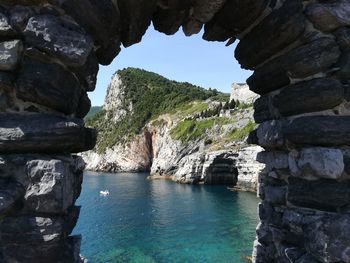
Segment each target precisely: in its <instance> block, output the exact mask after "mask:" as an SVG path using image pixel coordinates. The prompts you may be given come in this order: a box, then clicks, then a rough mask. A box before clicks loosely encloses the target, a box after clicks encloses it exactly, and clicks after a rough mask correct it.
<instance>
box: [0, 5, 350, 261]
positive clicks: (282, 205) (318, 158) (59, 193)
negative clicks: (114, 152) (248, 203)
mask: <svg viewBox="0 0 350 263" xmlns="http://www.w3.org/2000/svg"><path fill="white" fill-rule="evenodd" d="M349 15H350V3H349V1H346V0H339V1H321V0H315V1H301V0H295V1H267V0H254V1H243V0H242V1H236V0H232V1H231V0H227V1H185V0H172V1H162V0H159V1H156V0H152V1H149V0H139V1H127V0H100V1H95V0H46V1H45V0H11V1H9V0H3V1H1V2H0V111H1V113H0V115H1V116H0V117H1V122H0V160H1V161H0V169H1V171H2V172H1V175H0V179H1V180H0V197H1V199H0V200H1V202H0V218H1V219H0V233H1V235H0V261H1V262H5V263H7V262H39V263H40V262H79V261H80V257H79V242H80V241H79V237H69V234H70V232H71V230H72V228H73V227H74V225H75V221H76V218H77V217H78V214H79V209H78V208H76V207H75V206H74V200H75V199H76V197H77V196H78V195H79V189H80V179H77V178H76V177H79V174H80V173H81V170H82V167H83V166H82V165H81V164H80V163H79V162H76V160H77V159H76V158H75V157H73V156H71V155H70V154H71V153H75V152H79V151H84V150H89V149H91V148H93V145H94V143H95V134H94V132H93V131H91V130H89V129H86V128H85V127H84V124H83V122H82V121H81V120H79V119H80V118H83V117H84V116H85V114H86V113H87V111H88V110H89V108H90V101H89V99H88V97H87V91H91V90H93V89H94V86H95V81H96V75H97V71H98V64H109V63H110V62H111V61H112V60H113V58H114V57H115V56H117V54H118V53H119V52H120V46H121V44H123V45H124V46H125V47H127V46H130V45H132V44H135V43H137V42H139V41H141V39H142V36H143V34H144V33H145V31H146V29H147V28H148V26H149V25H150V24H151V22H152V21H153V24H154V26H155V28H156V29H157V30H159V31H161V32H163V33H166V34H174V33H176V31H178V30H179V29H180V27H182V29H183V31H184V32H185V34H186V35H191V34H195V33H198V32H200V30H201V29H202V28H203V27H204V32H205V33H204V38H205V39H206V40H211V41H227V40H229V42H228V44H230V43H232V42H233V41H234V40H235V39H240V42H239V44H238V47H237V49H236V51H235V56H236V58H237V60H238V61H239V63H240V64H241V65H242V67H243V68H246V69H250V70H253V71H254V73H253V75H252V77H250V78H249V80H248V84H249V86H250V89H251V90H252V91H254V92H256V93H258V94H260V95H261V97H260V98H259V99H258V100H257V101H256V102H255V104H254V106H255V112H256V113H255V117H256V121H257V122H258V123H261V125H260V127H259V128H258V130H257V131H256V132H254V133H252V134H251V136H250V142H252V143H257V144H260V145H261V146H263V147H264V149H265V155H264V157H266V158H261V161H262V162H263V163H265V165H266V167H265V169H264V172H263V174H262V175H261V176H260V179H259V181H260V187H259V196H260V197H261V199H262V203H261V204H260V206H259V216H260V220H261V224H260V225H259V227H258V229H257V240H256V242H255V245H254V252H253V262H263V263H266V262H298V263H301V262H349V261H350V259H349V253H348V251H349V250H350V241H349V238H348V237H349V235H348V234H347V233H348V231H347V229H348V225H349V218H350V215H349V207H350V206H349V202H348V201H349V192H348V189H349V178H350V169H349V163H350V162H349V160H350V150H349V145H350V140H349V139H348V138H349V136H348V135H349V131H350V117H349V102H348V101H349V100H350V96H349V76H350V70H349V54H348V53H349V50H350V45H349V43H350V41H349V39H350V33H349V29H348V26H349V25H350V22H349V17H350V16H349ZM271 156H272V157H271ZM274 156H277V157H278V158H277V159H275V158H274ZM286 156H287V157H288V158H287V160H288V162H287V163H286V162H285V160H286V159H285V157H286ZM333 159H336V161H332V160H333ZM57 189H59V190H57ZM19 229H20V230H21V231H19ZM19 232H21V235H18V233H19Z"/></svg>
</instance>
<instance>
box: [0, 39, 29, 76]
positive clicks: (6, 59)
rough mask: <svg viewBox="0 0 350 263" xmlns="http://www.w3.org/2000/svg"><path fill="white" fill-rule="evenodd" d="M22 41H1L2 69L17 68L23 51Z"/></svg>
mask: <svg viewBox="0 0 350 263" xmlns="http://www.w3.org/2000/svg"><path fill="white" fill-rule="evenodd" d="M22 48H23V47H22V42H21V41H20V40H12V41H6V42H1V43H0V70H3V71H11V70H15V69H16V66H17V65H18V62H19V60H20V53H21V52H22Z"/></svg>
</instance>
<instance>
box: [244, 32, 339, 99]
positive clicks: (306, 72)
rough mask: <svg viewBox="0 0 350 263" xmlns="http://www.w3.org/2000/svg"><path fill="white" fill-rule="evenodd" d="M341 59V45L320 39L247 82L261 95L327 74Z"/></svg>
mask: <svg viewBox="0 0 350 263" xmlns="http://www.w3.org/2000/svg"><path fill="white" fill-rule="evenodd" d="M339 56H340V50H339V47H338V45H337V43H336V42H335V41H334V40H333V39H330V38H320V39H317V40H315V41H312V42H311V43H308V44H305V45H303V46H301V47H298V48H295V49H293V50H291V51H290V52H288V53H287V54H285V55H284V56H281V57H278V58H276V59H274V60H272V61H270V62H268V63H267V64H265V65H263V66H262V67H260V68H259V69H257V70H255V72H254V73H253V75H252V76H251V77H250V78H249V79H248V80H247V83H248V85H249V87H250V89H251V90H252V91H253V92H255V93H258V94H260V95H263V94H266V93H268V92H271V91H274V90H277V89H279V88H282V87H284V86H286V85H289V84H290V79H291V78H292V79H305V78H308V77H310V76H312V75H316V74H319V73H320V72H323V71H327V70H329V69H330V68H331V66H332V65H334V64H335V63H336V62H337V60H338V59H339Z"/></svg>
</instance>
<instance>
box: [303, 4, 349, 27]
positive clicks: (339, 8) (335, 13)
mask: <svg viewBox="0 0 350 263" xmlns="http://www.w3.org/2000/svg"><path fill="white" fill-rule="evenodd" d="M306 14H307V15H308V17H309V19H310V20H311V21H312V22H313V24H314V26H315V27H316V28H317V29H320V30H322V31H324V32H328V31H333V30H335V29H337V28H339V27H341V26H350V18H349V16H350V4H349V2H348V1H346V0H340V1H335V2H333V3H332V2H330V3H314V4H310V5H309V6H308V7H307V9H306Z"/></svg>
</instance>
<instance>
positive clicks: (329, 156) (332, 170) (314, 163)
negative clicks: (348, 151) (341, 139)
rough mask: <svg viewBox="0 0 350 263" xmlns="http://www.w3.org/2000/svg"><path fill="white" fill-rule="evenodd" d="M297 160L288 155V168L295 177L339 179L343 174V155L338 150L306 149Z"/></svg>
mask: <svg viewBox="0 0 350 263" xmlns="http://www.w3.org/2000/svg"><path fill="white" fill-rule="evenodd" d="M298 155H299V156H298V158H297V160H295V159H294V158H293V154H290V155H289V166H290V168H291V171H292V172H293V173H294V174H295V175H302V176H318V177H322V178H328V179H339V178H340V177H341V176H342V174H343V172H344V166H345V165H344V161H343V153H342V151H341V150H338V149H330V148H321V147H318V148H306V149H303V150H302V151H301V152H300V153H299V154H298Z"/></svg>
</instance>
